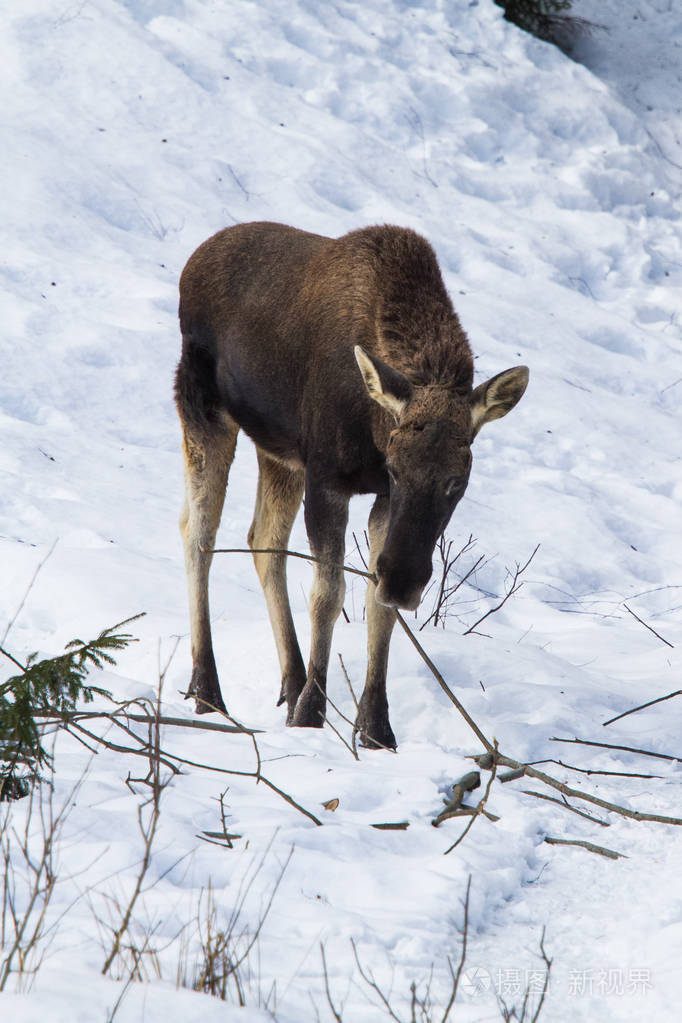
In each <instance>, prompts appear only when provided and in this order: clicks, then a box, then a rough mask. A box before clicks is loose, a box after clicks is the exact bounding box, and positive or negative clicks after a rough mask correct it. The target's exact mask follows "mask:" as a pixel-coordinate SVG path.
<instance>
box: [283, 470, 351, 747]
mask: <svg viewBox="0 0 682 1023" xmlns="http://www.w3.org/2000/svg"><path fill="white" fill-rule="evenodd" d="M347 522H348V500H347V499H343V498H339V497H337V496H335V495H330V494H328V493H326V492H325V491H321V490H317V489H316V488H314V487H313V486H312V485H311V483H310V481H309V480H308V481H307V484H306V495H305V523H306V529H307V531H308V539H309V541H310V549H311V551H312V554H313V556H314V557H315V558H317V559H318V560H317V561H316V562H315V565H314V576H313V586H312V590H311V594H310V625H311V639H310V661H309V663H308V673H307V678H306V683H305V686H304V687H303V691H302V692H301V695H300V696H299V698H298V702H297V703H296V709H295V711H294V717H293V724H294V725H302V726H304V727H307V728H322V726H323V724H324V719H325V715H326V707H327V696H326V693H327V666H328V664H329V654H330V651H331V643H332V633H333V631H334V625H335V623H336V619H337V618H338V617H339V615H340V613H341V608H342V607H343V598H344V594H345V591H346V582H345V579H344V574H343V556H344V540H345V535H346V524H347Z"/></svg>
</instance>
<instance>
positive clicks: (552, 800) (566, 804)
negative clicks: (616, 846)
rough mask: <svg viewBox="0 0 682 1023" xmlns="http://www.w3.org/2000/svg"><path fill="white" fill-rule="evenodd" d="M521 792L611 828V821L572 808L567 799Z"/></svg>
mask: <svg viewBox="0 0 682 1023" xmlns="http://www.w3.org/2000/svg"><path fill="white" fill-rule="evenodd" d="M521 791H522V792H523V793H524V795H526V796H535V798H536V799H545V800H547V802H548V803H556V804H557V805H558V806H563V808H564V810H571V811H572V812H573V813H577V814H578V815H579V816H580V817H585V818H586V819H587V820H588V821H593V823H594V824H601V826H602V827H603V828H609V827H611V825H610V823H609V821H604V820H602V819H601V818H600V817H594V816H593V815H592V814H591V813H585V811H584V810H579V809H578V807H577V806H571V804H570V803H569V802H568V800H567V799H566V798H565V797H564V798H563V799H556V798H555V797H554V796H548V795H547V794H546V793H545V792H535V791H534V790H533V789H522V790H521Z"/></svg>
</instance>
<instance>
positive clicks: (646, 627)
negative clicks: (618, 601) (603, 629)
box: [623, 603, 675, 650]
mask: <svg viewBox="0 0 682 1023" xmlns="http://www.w3.org/2000/svg"><path fill="white" fill-rule="evenodd" d="M623 607H624V608H625V610H626V611H628V612H629V613H630V614H631V615H632V617H633V618H636V619H637V621H638V622H639V623H640V624H641V625H643V626H644V628H645V629H648V630H649V632H653V634H654V636H657V637H658V639H660V641H661V643H665V645H666V646H669V647H672V649H673V650H674V649H675V646H674V644H673V643H669V642H668V640H667V639H664V638H663V636H661V635H660V633H658V632H656V630H655V629H652V628H651V626H650V625H647V623H646V622H645V621H644V619H643V618H640V617H639V615H636V614H635V612H634V611H633V610H632V609H631V608H629V607H628V606H627V604H625V603H624V604H623Z"/></svg>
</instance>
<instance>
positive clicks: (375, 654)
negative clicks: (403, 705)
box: [355, 497, 396, 749]
mask: <svg viewBox="0 0 682 1023" xmlns="http://www.w3.org/2000/svg"><path fill="white" fill-rule="evenodd" d="M387 529H388V498H387V497H377V499H376V501H375V502H374V505H373V507H372V511H371V513H370V516H369V570H370V572H371V573H372V574H374V573H375V572H376V565H377V559H378V557H379V555H380V554H381V551H382V550H383V546H384V541H385V539H386V531H387ZM375 595H376V585H375V584H374V583H373V582H372V581H370V582H369V583H368V584H367V597H366V609H367V678H366V681H365V688H364V690H363V693H362V697H361V698H360V705H359V707H358V714H357V718H356V721H355V730H356V732H357V733H359V735H360V742H361V744H362V745H363V746H367V747H368V748H369V749H379V748H381V747H388V748H389V749H395V747H396V741H395V736H394V734H393V729H392V728H391V723H390V721H389V720H388V698H387V696H386V671H387V668H388V649H389V645H390V642H391V633H392V632H393V626H394V625H395V611H394V609H393V608H392V607H384V606H383V604H378V603H377V601H376V596H375Z"/></svg>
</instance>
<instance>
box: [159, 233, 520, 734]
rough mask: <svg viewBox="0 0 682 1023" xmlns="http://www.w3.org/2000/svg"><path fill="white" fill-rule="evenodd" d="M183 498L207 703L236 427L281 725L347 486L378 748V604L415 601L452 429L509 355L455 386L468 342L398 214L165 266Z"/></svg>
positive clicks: (443, 494)
mask: <svg viewBox="0 0 682 1023" xmlns="http://www.w3.org/2000/svg"><path fill="white" fill-rule="evenodd" d="M180 326H181V329H182V357H181V359H180V364H179V366H178V370H177V377H176V386H175V395H176V402H177V407H178V412H179V414H180V419H181V421H182V428H183V449H184V458H185V478H186V500H185V505H184V509H183V512H182V516H181V520H180V528H181V532H182V536H183V540H184V545H185V559H186V566H187V578H188V587H189V606H190V616H191V637H192V658H193V670H192V679H191V683H190V687H189V694H190V695H192V696H194V697H195V699H196V704H197V712H198V713H202V712H205V711H208V710H210V709H212V708H220V709H222V708H223V706H224V705H223V701H222V697H221V694H220V687H219V684H218V674H217V670H216V664H215V659H214V656H213V648H212V643H211V626H210V616H209V604H208V575H209V569H210V565H211V550H212V548H213V547H214V545H215V536H216V531H217V529H218V524H219V521H220V515H221V512H222V507H223V501H224V498H225V488H226V485H227V477H228V473H229V470H230V464H231V462H232V459H233V456H234V451H235V444H236V441H237V434H238V432H239V430H240V429H242V430H244V432H245V433H247V434H248V435H249V437H251V439H252V440H253V441H254V443H255V444H256V449H257V454H258V465H259V472H260V475H259V478H258V492H257V496H256V507H255V511H254V516H253V522H252V524H251V528H250V530H249V536H248V542H249V545H250V547H251V548H252V549H253V552H254V554H253V557H254V561H255V565H256V570H257V572H258V576H259V578H260V581H261V584H262V586H263V590H264V592H265V599H266V602H267V608H268V613H269V615H270V621H271V624H272V629H273V632H274V635H275V641H276V644H277V652H278V655H279V662H280V667H281V671H282V688H281V695H280V701H279V702H280V703H283V702H284V701H285V700H286V703H287V724H289V725H303V726H307V727H314V728H315V727H316V728H319V727H321V725H322V723H323V719H324V714H325V689H326V679H327V665H328V662H329V654H330V647H331V639H332V630H333V628H334V623H335V621H336V619H337V617H338V615H339V613H340V611H341V607H342V603H343V597H344V590H345V582H344V574H343V569H342V565H343V558H344V538H345V532H346V523H347V520H348V503H349V500H350V498H351V497H352V496H353V495H354V494H366V493H372V494H376V500H375V502H374V505H373V508H372V511H371V514H370V517H369V537H370V557H369V568H370V572H372V573H374V575H375V578H376V583H375V582H374V581H371V582H369V585H368V591H367V623H368V643H367V646H368V665H367V679H366V683H365V688H364V692H363V694H362V698H361V700H360V706H359V710H358V716H357V723H356V727H357V729H358V731H359V734H360V740H361V742H362V743H363V744H364V745H366V746H369V747H378V746H388V747H391V748H394V747H395V745H396V740H395V737H394V735H393V731H392V729H391V725H390V723H389V719H388V701H387V698H386V667H387V662H388V648H389V642H390V638H391V632H392V630H393V625H394V622H395V610H394V609H395V608H405V609H408V610H413V609H414V608H416V607H417V605H418V604H419V601H420V599H421V595H422V592H423V590H424V587H425V586H426V584H427V583H428V581H429V578H430V576H431V571H432V564H431V558H432V555H433V551H434V547H435V544H436V542H437V540H438V537H439V536H440V534H441V533H442V532H443V529H444V528H445V526H446V525H447V523H448V521H449V519H450V516H451V515H452V512H453V510H454V508H455V506H456V505H457V503H458V501H459V500H460V499H461V497H462V495H463V493H464V491H465V490H466V486H467V482H468V479H469V472H470V469H471V444H472V441H473V439H474V437H475V436H476V434H477V433H478V431H479V430H480V429H481V427H482V426H483V424H484V423H487V422H489V421H490V420H492V419H499V418H500V417H501V416H504V415H506V413H507V412H509V410H510V409H511V408H513V407H514V405H516V403H517V402H518V401H519V399H520V398H521V396H522V394H523V392H524V390H525V388H526V384H527V382H528V370H527V369H526V367H525V366H518V367H516V368H515V369H509V370H506V371H505V372H504V373H499V374H498V375H497V376H494V377H492V379H491V380H488V381H487V382H486V383H483V384H479V386H478V387H476V388H473V386H472V385H473V376H474V369H473V357H472V354H471V349H470V348H469V344H468V341H467V338H466V335H465V333H464V331H463V330H462V327H461V326H460V323H459V320H458V318H457V315H456V313H455V311H454V309H453V307H452V303H451V301H450V298H449V297H448V294H447V292H446V290H445V286H444V284H443V280H442V278H441V274H440V270H439V268H438V264H437V262H436V257H435V255H434V252H433V250H432V249H431V246H430V245H429V244H428V242H426V241H425V240H424V238H422V237H420V236H419V235H418V234H415V233H414V232H413V231H410V230H407V229H405V228H400V227H388V226H386V227H368V228H363V229H361V230H359V231H352V232H351V233H350V234H347V235H344V236H343V237H342V238H337V239H331V238H324V237H321V236H319V235H315V234H308V233H307V232H304V231H299V230H296V229H295V228H292V227H286V226H284V225H280V224H267V223H262V224H241V225H237V226H236V227H231V228H228V229H227V230H224V231H220V232H219V233H218V234H216V235H214V236H213V237H212V238H209V240H208V241H206V242H204V244H203V245H201V246H200V247H199V248H198V249H197V251H196V252H195V253H194V255H193V256H192V257H191V258H190V260H189V262H188V263H187V266H186V267H185V269H184V271H183V274H182V278H181V281H180ZM302 498H304V508H305V524H306V529H307V532H308V538H309V541H310V548H311V551H312V554H313V555H314V557H315V558H316V559H318V560H317V561H316V563H315V565H314V581H313V587H312V593H311V598H310V617H311V630H312V636H311V649H310V660H309V662H308V668H307V670H306V667H305V665H304V662H303V658H302V656H301V651H300V648H299V645H298V640H297V638H296V633H295V630H294V624H293V620H292V616H291V610H290V607H289V598H288V594H287V586H286V556H285V555H283V554H276V553H275V554H272V553H262V552H263V551H267V550H272V549H275V550H285V549H286V547H287V544H288V540H289V534H290V532H291V527H292V524H293V521H294V518H295V516H296V512H297V510H298V508H299V505H300V503H301V499H302Z"/></svg>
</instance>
